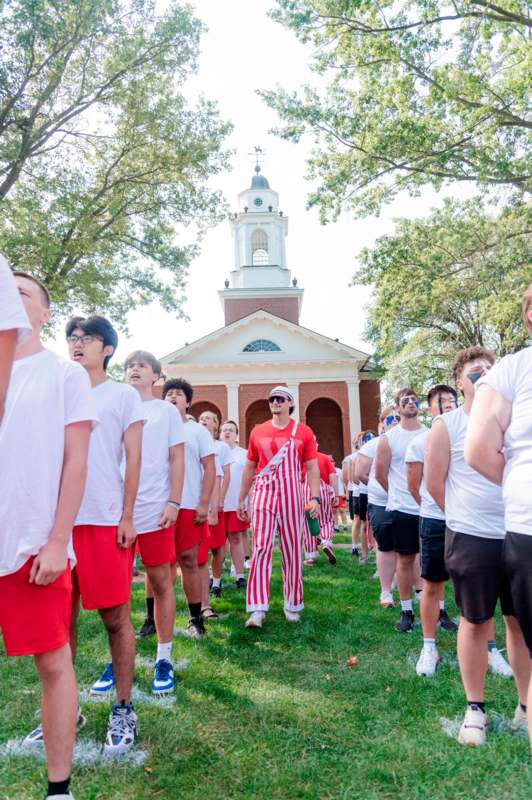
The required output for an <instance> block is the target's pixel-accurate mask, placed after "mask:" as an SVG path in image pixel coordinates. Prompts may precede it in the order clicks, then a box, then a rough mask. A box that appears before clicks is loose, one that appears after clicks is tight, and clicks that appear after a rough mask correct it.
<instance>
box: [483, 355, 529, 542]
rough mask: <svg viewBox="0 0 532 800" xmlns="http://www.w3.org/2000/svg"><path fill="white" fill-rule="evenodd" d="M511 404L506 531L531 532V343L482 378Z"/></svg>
mask: <svg viewBox="0 0 532 800" xmlns="http://www.w3.org/2000/svg"><path fill="white" fill-rule="evenodd" d="M481 383H485V384H487V385H488V386H491V387H492V389H495V391H496V392H498V393H499V394H500V395H502V397H504V398H506V400H508V401H509V402H510V403H511V404H512V420H511V422H510V425H509V426H508V428H507V430H506V432H505V434H504V456H505V458H506V466H505V468H504V475H503V480H502V497H503V501H504V516H505V526H506V530H507V531H513V532H514V533H525V534H527V535H528V536H532V347H525V349H524V350H521V351H520V352H519V353H513V354H512V355H509V356H505V357H504V358H503V359H501V361H499V363H498V364H496V365H495V366H494V367H493V368H492V369H490V371H489V372H488V373H487V374H486V375H484V377H483V378H481V379H480V381H479V384H481Z"/></svg>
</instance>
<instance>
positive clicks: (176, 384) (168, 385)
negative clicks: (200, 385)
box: [163, 378, 194, 407]
mask: <svg viewBox="0 0 532 800" xmlns="http://www.w3.org/2000/svg"><path fill="white" fill-rule="evenodd" d="M170 389H181V391H182V392H183V394H184V395H185V397H186V400H187V407H188V406H189V405H190V403H191V402H192V397H193V396H194V389H193V388H192V386H191V385H190V383H189V382H188V381H186V380H185V379H184V378H169V379H168V380H167V381H165V382H164V386H163V400H164V399H165V397H166V395H167V394H168V392H169V391H170Z"/></svg>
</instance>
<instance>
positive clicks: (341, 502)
mask: <svg viewBox="0 0 532 800" xmlns="http://www.w3.org/2000/svg"><path fill="white" fill-rule="evenodd" d="M346 508H347V505H346V502H345V497H344V496H343V495H341V494H340V495H338V510H339V511H345V510H346Z"/></svg>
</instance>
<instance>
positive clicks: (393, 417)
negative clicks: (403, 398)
mask: <svg viewBox="0 0 532 800" xmlns="http://www.w3.org/2000/svg"><path fill="white" fill-rule="evenodd" d="M400 421H401V417H400V416H399V414H389V415H388V416H387V417H386V419H385V420H384V422H385V423H386V425H393V423H394V422H400Z"/></svg>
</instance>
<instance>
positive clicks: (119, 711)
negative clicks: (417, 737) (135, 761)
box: [103, 703, 137, 756]
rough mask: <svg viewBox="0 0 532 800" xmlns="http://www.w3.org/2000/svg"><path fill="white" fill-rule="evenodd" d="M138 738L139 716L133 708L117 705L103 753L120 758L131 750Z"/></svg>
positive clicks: (114, 707)
mask: <svg viewBox="0 0 532 800" xmlns="http://www.w3.org/2000/svg"><path fill="white" fill-rule="evenodd" d="M136 738H137V715H136V714H135V712H134V711H133V706H132V705H128V704H125V703H124V704H120V705H118V704H115V705H114V706H113V710H112V711H111V714H110V716H109V723H108V726H107V737H106V739H105V745H104V748H103V751H104V753H105V755H107V756H119V755H123V754H124V753H127V752H128V750H131V748H132V747H133V745H134V744H135V739H136Z"/></svg>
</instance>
